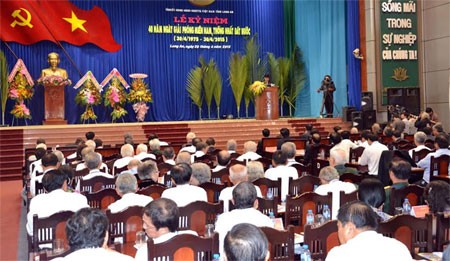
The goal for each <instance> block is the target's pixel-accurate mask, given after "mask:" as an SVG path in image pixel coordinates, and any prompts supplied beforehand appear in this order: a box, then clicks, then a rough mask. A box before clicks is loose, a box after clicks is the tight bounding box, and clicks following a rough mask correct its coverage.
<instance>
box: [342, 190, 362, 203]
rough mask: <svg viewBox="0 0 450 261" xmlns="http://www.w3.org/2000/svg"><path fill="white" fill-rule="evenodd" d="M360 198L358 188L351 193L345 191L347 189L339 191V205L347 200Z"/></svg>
mask: <svg viewBox="0 0 450 261" xmlns="http://www.w3.org/2000/svg"><path fill="white" fill-rule="evenodd" d="M355 200H358V190H355V191H353V192H350V193H345V191H342V190H341V191H339V206H342V205H344V204H345V203H347V202H352V201H355Z"/></svg>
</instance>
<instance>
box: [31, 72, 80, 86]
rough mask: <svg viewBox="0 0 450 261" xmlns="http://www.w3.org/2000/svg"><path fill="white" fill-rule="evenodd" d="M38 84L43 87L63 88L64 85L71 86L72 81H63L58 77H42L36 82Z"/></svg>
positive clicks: (63, 79)
mask: <svg viewBox="0 0 450 261" xmlns="http://www.w3.org/2000/svg"><path fill="white" fill-rule="evenodd" d="M37 82H38V84H40V85H44V86H45V87H47V86H49V87H64V86H66V85H71V84H72V81H71V80H70V79H65V78H63V77H61V76H58V75H50V76H44V77H41V78H39V79H38V80H37Z"/></svg>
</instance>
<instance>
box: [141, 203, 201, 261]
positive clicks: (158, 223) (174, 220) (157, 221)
mask: <svg viewBox="0 0 450 261" xmlns="http://www.w3.org/2000/svg"><path fill="white" fill-rule="evenodd" d="M179 217H180V212H179V210H178V206H177V204H176V203H175V202H174V201H173V200H170V199H167V198H159V199H155V200H153V201H152V202H150V204H148V205H147V206H145V207H144V211H143V214H142V222H143V228H144V230H145V233H146V234H147V237H149V238H152V239H153V242H155V244H159V243H163V242H166V241H167V240H169V239H171V238H173V237H174V236H176V235H179V234H192V235H197V233H196V232H195V231H192V230H183V231H178V227H179V223H178V222H179V220H178V219H179ZM147 251H148V250H147V244H144V245H142V246H140V247H139V248H138V250H137V252H136V256H135V260H137V261H147V260H148V252H147Z"/></svg>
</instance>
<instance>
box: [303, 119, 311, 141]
mask: <svg viewBox="0 0 450 261" xmlns="http://www.w3.org/2000/svg"><path fill="white" fill-rule="evenodd" d="M312 129H313V125H312V124H309V123H308V124H306V125H305V132H304V133H303V134H302V135H300V139H302V140H310V139H311V137H312Z"/></svg>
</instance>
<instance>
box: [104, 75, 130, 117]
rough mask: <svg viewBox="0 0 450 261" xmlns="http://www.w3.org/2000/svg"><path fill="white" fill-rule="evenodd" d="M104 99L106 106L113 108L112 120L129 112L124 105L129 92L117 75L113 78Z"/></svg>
mask: <svg viewBox="0 0 450 261" xmlns="http://www.w3.org/2000/svg"><path fill="white" fill-rule="evenodd" d="M103 99H104V102H103V103H104V104H105V106H110V107H111V108H113V111H112V112H111V117H112V121H115V120H117V119H119V118H121V117H123V116H125V115H126V114H127V111H126V110H125V109H124V108H123V105H124V104H125V103H126V102H127V93H126V92H125V89H124V88H123V87H122V86H121V84H120V81H119V79H118V78H117V77H113V78H112V79H111V81H110V85H109V88H108V90H106V92H105V94H104V95H103Z"/></svg>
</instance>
